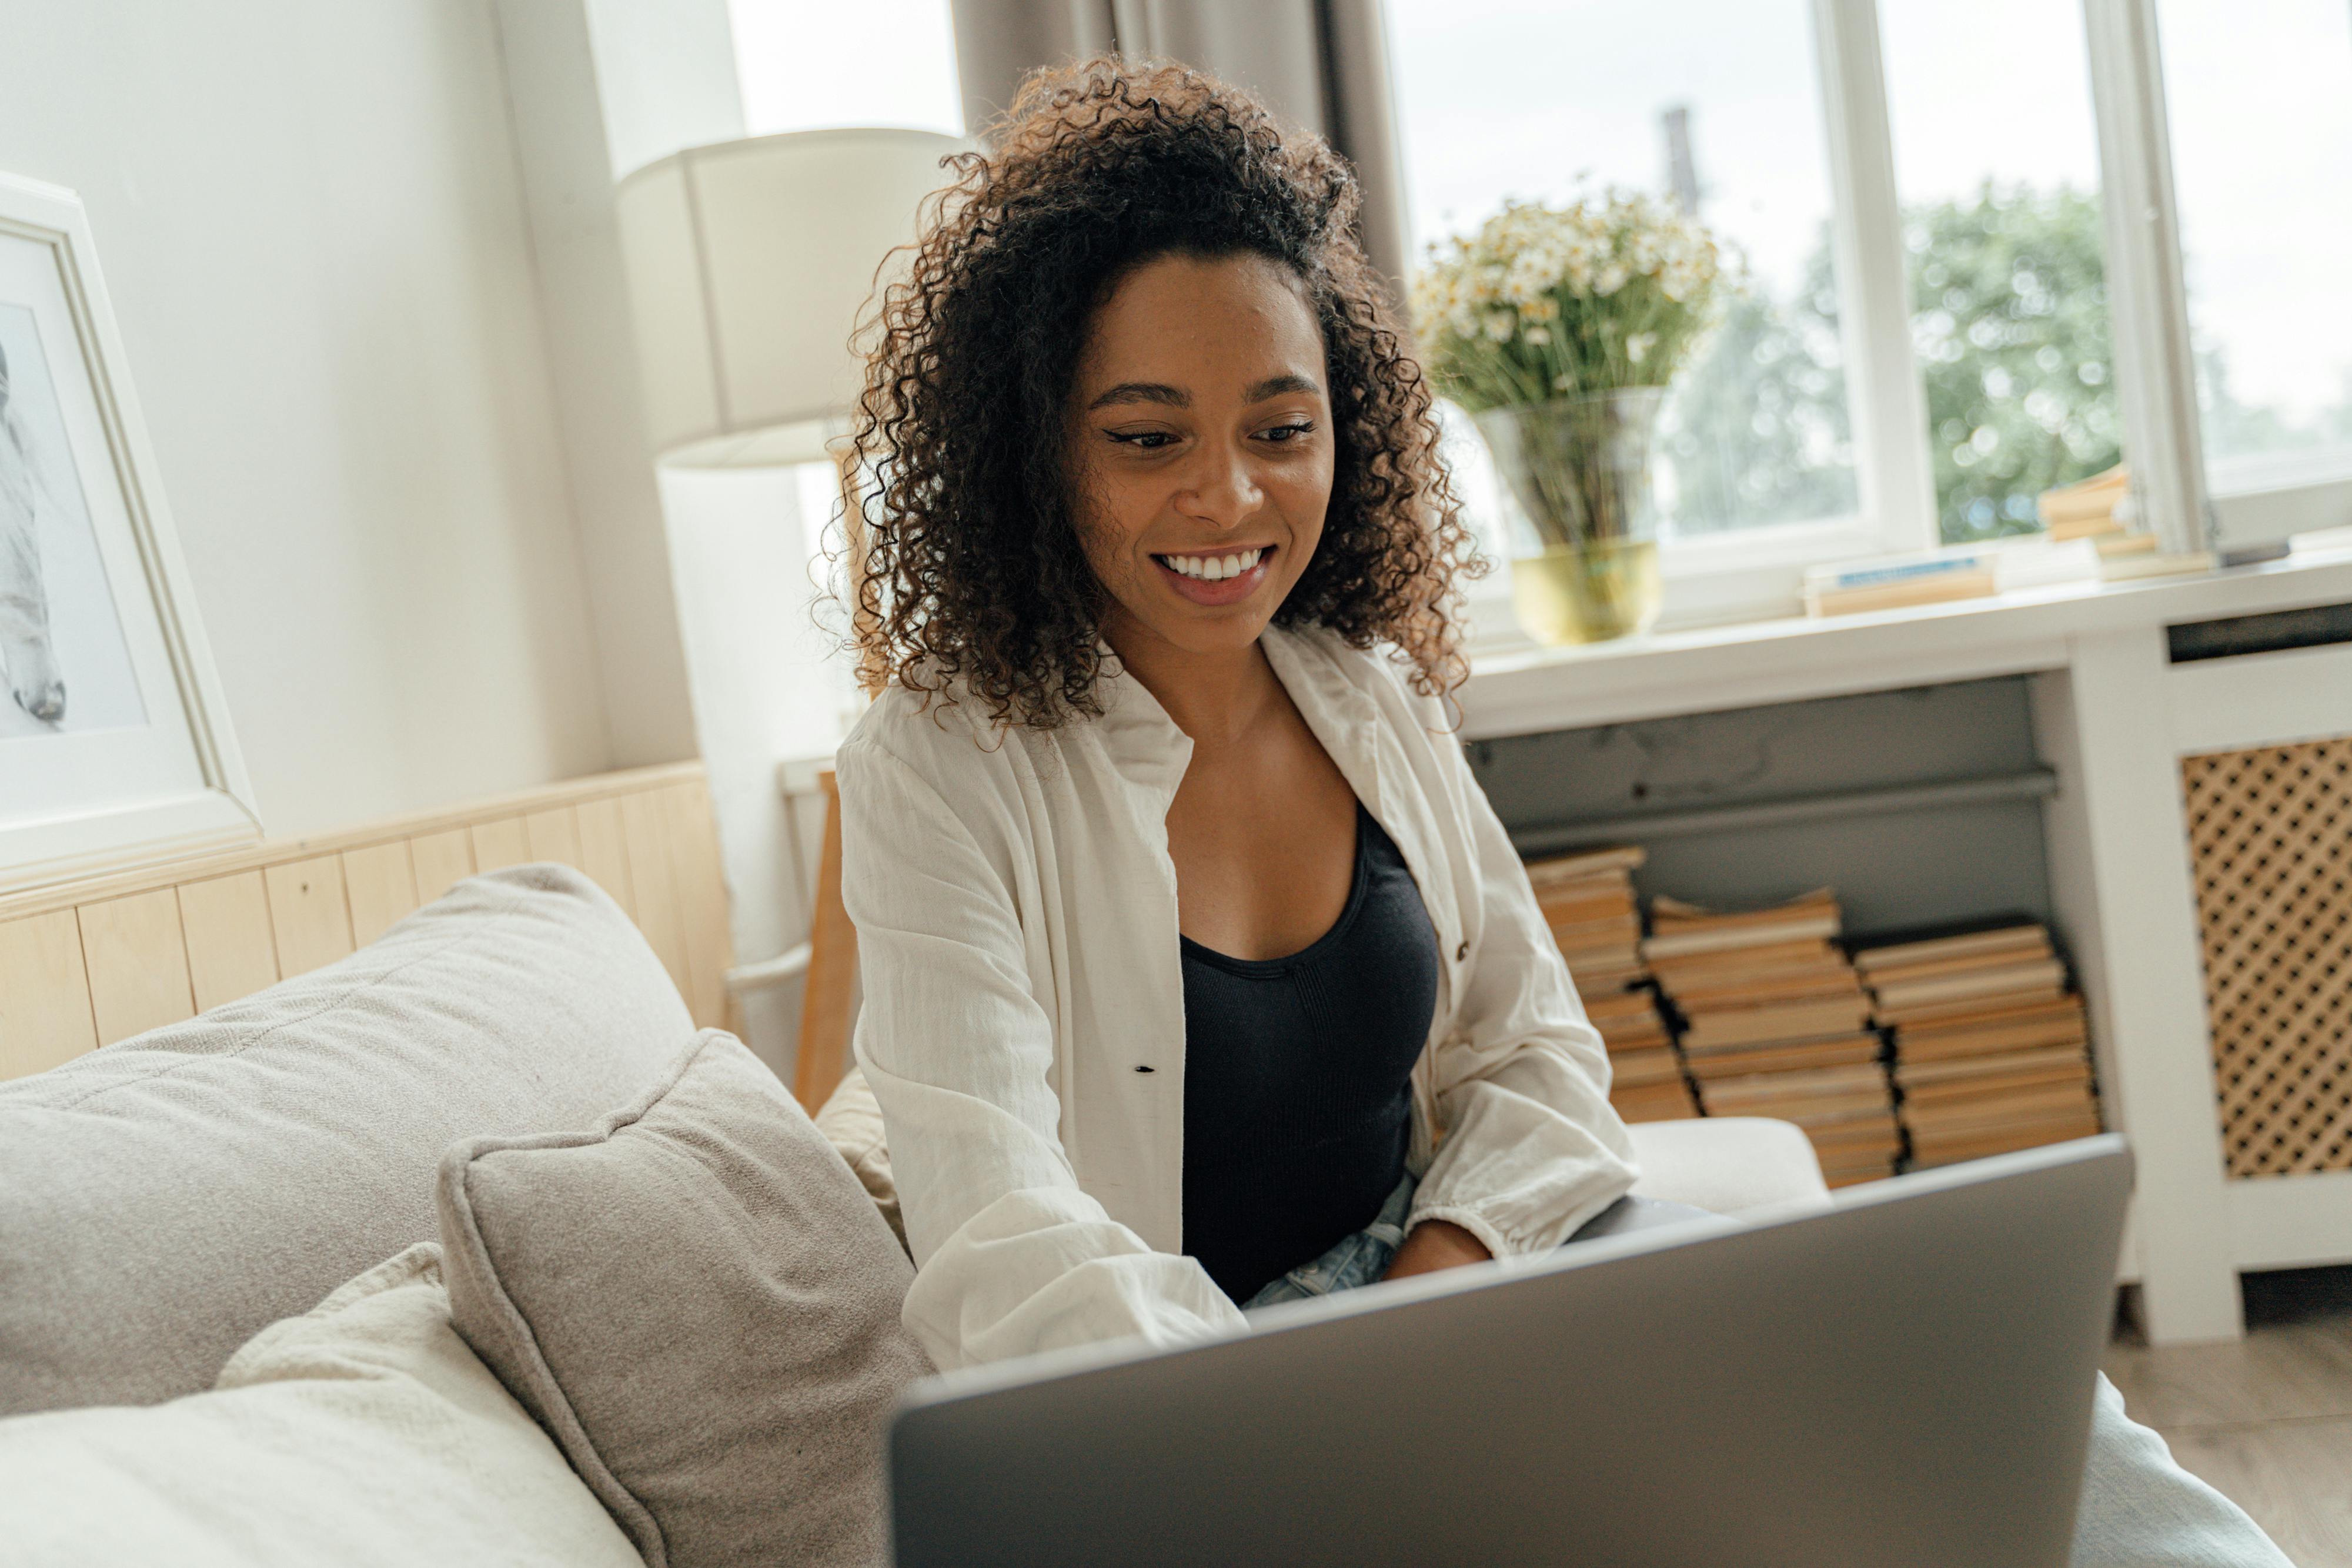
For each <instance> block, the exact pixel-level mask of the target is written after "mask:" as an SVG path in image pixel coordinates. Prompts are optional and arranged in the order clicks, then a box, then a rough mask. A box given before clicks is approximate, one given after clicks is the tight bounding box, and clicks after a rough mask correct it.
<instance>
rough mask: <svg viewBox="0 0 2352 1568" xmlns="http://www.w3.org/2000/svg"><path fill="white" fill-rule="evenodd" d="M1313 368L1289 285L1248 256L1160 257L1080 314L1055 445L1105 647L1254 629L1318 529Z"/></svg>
mask: <svg viewBox="0 0 2352 1568" xmlns="http://www.w3.org/2000/svg"><path fill="white" fill-rule="evenodd" d="M1326 379H1327V371H1326V368H1325V364H1324V345H1323V333H1322V329H1320V327H1318V325H1317V323H1316V319H1315V311H1314V308H1312V306H1310V305H1309V304H1308V302H1307V291H1306V288H1305V287H1304V286H1303V285H1302V284H1301V283H1300V282H1299V280H1298V279H1297V277H1296V276H1294V275H1293V274H1292V273H1291V272H1290V271H1289V270H1288V269H1286V267H1282V266H1281V265H1279V264H1278V263H1276V262H1273V261H1269V260H1267V259H1265V257H1263V256H1255V255H1242V256H1216V257H1201V256H1162V257H1160V258H1159V259H1158V260H1155V261H1151V262H1147V263H1146V264H1144V265H1143V266H1141V267H1137V268H1136V269H1135V270H1134V271H1133V272H1131V273H1129V274H1128V276H1127V277H1125V278H1123V279H1122V280H1121V281H1120V282H1119V284H1118V287H1117V288H1116V289H1115V290H1114V291H1113V292H1112V294H1111V296H1110V298H1108V300H1107V301H1105V302H1104V304H1103V306H1102V307H1101V308H1100V309H1098V310H1097V311H1096V312H1095V315H1094V318H1093V319H1092V320H1091V321H1090V322H1088V324H1087V342H1086V346H1085V348H1084V350H1083V351H1082V352H1081V353H1080V355H1079V358H1078V365H1077V374H1076V378H1075V385H1074V389H1073V392H1072V396H1071V408H1070V440H1069V447H1068V450H1069V454H1070V458H1069V463H1070V469H1071V474H1070V478H1071V490H1072V494H1073V495H1074V496H1075V497H1076V504H1077V507H1078V520H1079V532H1080V536H1081V538H1083V540H1084V541H1085V547H1086V552H1087V564H1088V565H1090V566H1091V567H1093V569H1094V572H1095V576H1096V577H1097V579H1099V580H1101V582H1102V585H1103V587H1104V588H1105V589H1106V590H1108V591H1109V594H1110V597H1111V606H1110V608H1109V610H1108V612H1106V613H1105V615H1104V617H1103V628H1102V629H1103V634H1104V636H1105V638H1106V639H1107V640H1108V641H1109V643H1110V644H1111V646H1112V647H1113V648H1115V649H1118V650H1120V651H1121V652H1122V653H1126V652H1127V651H1129V649H1131V648H1132V647H1133V646H1134V645H1135V643H1136V640H1137V639H1152V640H1156V641H1158V642H1160V643H1165V644H1167V645H1169V646H1170V647H1171V648H1172V649H1177V650H1181V651H1182V652H1184V653H1205V654H1213V653H1231V652H1234V651H1237V650H1240V649H1244V648H1246V647H1248V646H1249V645H1250V644H1251V643H1255V641H1256V640H1257V636H1258V633H1259V632H1263V631H1264V630H1265V624H1266V622H1268V621H1270V620H1271V619H1273V616H1274V612H1275V611H1276V609H1277V608H1278V607H1279V606H1280V605H1281V603H1282V601H1283V600H1284V599H1285V598H1286V597H1287V596H1288V595H1289V593H1290V590H1291V587H1292V585H1293V584H1295V583H1296V582H1297V580H1298V577H1299V574H1300V573H1301V572H1303V571H1305V570H1307V561H1308V560H1309V559H1312V558H1313V556H1314V554H1315V547H1316V544H1317V542H1318V540H1320V539H1321V538H1322V537H1323V515H1324V511H1325V508H1326V507H1328V506H1329V504H1330V500H1331V470H1332V455H1333V450H1332V436H1331V408H1330V401H1329V399H1328V395H1327V394H1326V392H1325V390H1324V383H1325V381H1326Z"/></svg>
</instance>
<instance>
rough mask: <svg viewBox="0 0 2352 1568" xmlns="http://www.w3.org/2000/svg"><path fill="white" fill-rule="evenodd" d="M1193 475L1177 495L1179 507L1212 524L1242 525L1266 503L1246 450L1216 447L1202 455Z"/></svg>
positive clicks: (1228, 526)
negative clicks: (1187, 484)
mask: <svg viewBox="0 0 2352 1568" xmlns="http://www.w3.org/2000/svg"><path fill="white" fill-rule="evenodd" d="M1190 477H1191V479H1192V487H1191V488H1190V489H1187V490H1185V491H1183V492H1181V493H1180V494H1179V495H1178V496H1177V497H1176V506H1177V509H1178V510H1180V511H1181V512H1183V513H1184V514H1185V515H1186V516H1187V517H1192V518H1195V519H1197V520H1198V521H1201V522H1203V523H1207V524H1209V525H1210V526H1211V527H1213V528H1223V529H1233V528H1240V527H1241V526H1242V524H1244V523H1245V522H1247V521H1248V520H1249V519H1250V518H1251V517H1254V516H1255V515H1256V513H1257V509H1258V508H1259V507H1262V506H1264V505H1265V490H1263V489H1262V488H1260V487H1259V486H1258V482H1257V476H1256V474H1255V472H1253V471H1252V468H1251V465H1250V455H1249V454H1248V453H1247V452H1243V451H1235V450H1234V449H1233V448H1231V447H1229V446H1216V447H1213V448H1211V449H1210V450H1208V451H1206V452H1203V453H1202V455H1201V458H1200V465H1199V467H1198V468H1196V469H1195V470H1194V471H1193V473H1192V475H1191V476H1190Z"/></svg>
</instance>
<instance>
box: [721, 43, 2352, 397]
mask: <svg viewBox="0 0 2352 1568" xmlns="http://www.w3.org/2000/svg"><path fill="white" fill-rule="evenodd" d="M730 9H731V10H732V13H733V16H734V23H735V30H736V38H737V44H738V56H739V59H740V70H741V75H742V80H743V89H744V107H745V112H746V116H747V119H748V120H749V124H750V129H751V131H752V133H753V134H763V133H766V132H769V131H790V130H808V129H815V128H818V127H823V126H830V125H875V124H887V125H913V126H919V127H922V128H925V129H929V130H937V131H949V132H950V133H961V131H962V130H963V125H962V114H961V107H960V103H959V99H958V96H957V92H956V88H955V52H954V41H953V36H952V26H951V24H950V19H949V9H948V3H947V0H855V3H854V4H853V3H847V0H730ZM1812 10H1813V7H1812V5H1811V0H1389V3H1388V11H1389V26H1390V33H1391V41H1392V45H1393V48H1394V56H1395V57H1394V61H1393V64H1394V66H1395V70H1396V77H1397V81H1398V94H1399V99H1400V101H1399V105H1398V111H1399V119H1400V131H1401V133H1402V140H1403V141H1404V145H1405V155H1406V164H1407V168H1406V181H1407V186H1408V190H1407V196H1408V201H1409V204H1410V209H1411V212H1412V218H1413V222H1414V225H1415V227H1416V229H1417V231H1418V242H1419V243H1425V242H1426V241H1427V240H1429V239H1433V238H1438V237H1442V236H1444V235H1447V234H1451V233H1454V232H1456V231H1458V230H1459V229H1462V228H1465V227H1468V226H1472V225H1475V224H1476V223H1477V222H1478V221H1479V220H1480V219H1482V218H1484V217H1485V216H1486V214H1488V213H1490V212H1492V211H1494V210H1495V208H1496V207H1497V206H1499V205H1500V204H1501V202H1502V200H1503V198H1504V197H1505V196H1506V195H1518V196H1524V197H1528V198H1533V199H1553V200H1558V199H1564V198H1567V197H1569V196H1570V195H1572V194H1573V193H1574V192H1575V190H1576V189H1577V184H1578V179H1579V176H1580V175H1581V176H1585V177H1587V178H1588V179H1589V180H1590V182H1591V183H1594V184H1599V183H1608V182H1612V181H1613V182H1616V183H1621V184H1630V185H1639V186H1643V187H1645V188H1649V189H1652V190H1656V189H1661V188H1662V187H1663V184H1664V142H1663V139H1662V135H1661V132H1660V130H1659V124H1658V116H1659V113H1660V111H1661V110H1664V109H1665V108H1667V107H1668V106H1670V105H1674V104H1677V103H1679V104H1686V105H1688V106H1689V108H1690V110H1691V119H1692V138H1693V145H1694V150H1695V153H1696V162H1697V165H1698V170H1699V175H1700V181H1701V186H1702V191H1703V193H1704V196H1705V204H1704V205H1703V207H1702V215H1703V216H1705V217H1706V219H1707V221H1708V222H1709V223H1710V224H1712V225H1715V226H1716V227H1717V229H1718V231H1719V232H1721V233H1723V234H1725V235H1728V236H1729V237H1731V238H1732V239H1734V240H1736V241H1737V242H1738V244H1739V246H1741V248H1742V249H1743V250H1744V251H1745V252H1746V253H1747V255H1748V258H1749V261H1750V263H1751V265H1752V266H1753V267H1754V268H1755V270H1756V273H1757V275H1758V277H1759V281H1760V282H1764V283H1766V284H1767V285H1769V286H1770V287H1774V288H1776V289H1785V288H1786V287H1788V285H1789V283H1790V281H1791V280H1793V279H1794V277H1796V276H1797V275H1798V273H1799V271H1800V269H1801V267H1802V265H1803V261H1804V258H1805V256H1807V255H1808V254H1809V253H1810V251H1811V248H1812V246H1814V244H1815V243H1816V242H1817V238H1818V236H1819V235H1820V234H1821V231H1822V223H1823V221H1824V220H1825V219H1826V217H1827V215H1828V213H1829V201H1830V195H1829V192H1830V182H1829V159H1828V152H1827V149H1826V143H1825V139H1824V133H1823V129H1822V99H1821V91H1820V82H1819V73H1818V69H1817V66H1816V61H1815V55H1814V40H1813V37H1812V30H1811V29H1812V22H1811V17H1812ZM2158 16H2159V25H2160V28H2161V36H2162V40H2163V46H2164V48H2165V53H2166V58H2167V61H2168V66H2167V89H2168V94H2169V97H2170V115H2171V123H2172V127H2173V141H2174V168H2175V177H2176V181H2177V184H2178V189H2179V197H2180V204H2181V209H2182V227H2183V235H2184V241H2185V248H2186V250H2187V252H2188V256H2189V287H2190V311H2191V318H2192V321H2193V322H2194V325H2195V328H2196V330H2197V333H2198V335H2199V338H2200V341H2203V342H2207V343H2210V344H2213V345H2215V346H2218V347H2220V348H2221V349H2222V350H2224V351H2225V352H2226V354H2227V355H2228V358H2229V361H2230V368H2231V382H2232V385H2233V388H2234V390H2235V392H2236V393H2237V395H2238V396H2239V397H2240V398H2241V399H2242V400H2243V401H2245V402H2256V403H2269V404H2272V405H2274V406H2277V407H2279V408H2281V409H2282V410H2283V411H2284V413H2287V414H2288V416H2289V417H2290V418H2293V419H2298V420H2299V419H2304V418H2308V417H2309V416H2310V415H2311V414H2312V413H2314V412H2315V411H2316V410H2317V409H2319V408H2322V407H2325V406H2327V405H2329V404H2333V403H2335V402H2338V401H2339V400H2341V399H2342V398H2343V397H2344V395H2345V377H2346V376H2347V374H2352V298H2347V296H2352V285H2347V283H2346V282H2345V281H2344V279H2345V277H2347V264H2346V261H2345V258H2346V257H2347V256H2352V5H2347V0H2158ZM1879 25H1880V32H1881V36H1882V39H1883V43H1884V47H1885V66H1886V80H1887V95H1888V106H1889V115H1890V118H1891V120H1892V124H1893V130H1894V136H1895V177H1896V183H1897V187H1898V190H1899V192H1900V194H1901V197H1902V199H1903V200H1904V201H1905V202H1906V203H1915V202H1925V201H1933V200H1937V199H1940V198H1944V197H1948V196H1958V195H1965V194H1967V193H1971V192H1973V191H1974V190H1975V189H1976V188H1977V186H1978V185H1979V183H1981V182H1982V181H1983V180H1984V179H1985V178H1987V177H1988V176H1990V177H1992V178H1994V179H1997V180H2000V181H2003V182H2009V181H2017V180H2027V181H2031V182H2032V183H2035V184H2038V185H2044V186H2047V185H2052V184H2055V183H2058V182H2060V181H2065V182H2069V183H2073V184H2074V185H2075V186H2076V187H2077V188H2080V189H2090V188H2093V187H2095V185H2096V183H2097V180H2098V157H2097V146H2096V141H2095V132H2094V129H2093V120H2092V106H2091V96H2090V81H2089V74H2088V68H2087V64H2086V53H2085V45H2084V36H2083V23H2082V8H2081V6H2080V5H2079V4H2075V3H2074V0H1880V5H1879ZM878 59H887V60H888V61H889V62H890V63H889V68H888V69H887V70H883V71H866V70H850V69H845V68H844V62H845V61H861V62H862V61H870V60H878Z"/></svg>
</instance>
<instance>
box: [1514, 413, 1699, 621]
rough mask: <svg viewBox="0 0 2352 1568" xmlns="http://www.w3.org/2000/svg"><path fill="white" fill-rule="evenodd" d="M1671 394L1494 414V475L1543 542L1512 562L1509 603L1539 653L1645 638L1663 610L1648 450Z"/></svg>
mask: <svg viewBox="0 0 2352 1568" xmlns="http://www.w3.org/2000/svg"><path fill="white" fill-rule="evenodd" d="M1665 396H1666V392H1665V389H1664V387H1623V388H1619V389H1617V390H1615V391H1612V392H1594V393H1591V394H1588V395H1586V396H1581V397H1570V398H1558V399H1554V400H1553V401H1551V402H1538V403H1521V404H1517V405H1512V406H1507V407H1502V408H1491V409H1487V410H1486V411H1485V412H1484V413H1480V414H1479V415H1478V416H1477V417H1478V429H1479V432H1480V434H1483V435H1484V436H1485V437H1486V446H1487V449H1488V450H1489V451H1490V452H1491V453H1492V454H1493V455H1494V459H1495V471H1496V475H1497V476H1500V477H1501V479H1502V481H1503V484H1504V486H1505V487H1506V488H1507V490H1508V491H1509V492H1510V495H1511V497H1512V498H1513V499H1514V500H1516V501H1517V503H1518V506H1519V509H1520V510H1521V511H1522V512H1523V513H1525V514H1526V517H1527V520H1528V523H1529V524H1531V525H1532V526H1533V528H1534V530H1535V534H1536V537H1537V538H1538V539H1539V540H1541V541H1542V544H1543V549H1542V550H1541V552H1540V553H1538V554H1536V555H1531V556H1522V557H1519V558H1517V559H1514V560H1513V561H1512V562H1511V603H1512V608H1513V609H1514V610H1515V611H1516V612H1517V615H1518V621H1519V624H1520V626H1521V627H1522V628H1524V629H1525V630H1526V632H1527V633H1528V636H1530V637H1533V638H1535V639H1536V640H1537V641H1538V642H1540V643H1598V642H1602V641H1605V640H1607V639H1609V638H1612V637H1627V636H1632V635H1633V634H1634V633H1636V632H1646V631H1648V630H1649V629H1650V627H1651V626H1652V625H1653V624H1654V622H1656V621H1657V618H1658V612H1659V610H1660V609H1661V608H1662V607H1663V605H1664V598H1665V595H1664V584H1663V582H1662V580H1660V577H1659V574H1658V534H1657V511H1656V507H1655V505H1654V498H1653V496H1652V488H1651V483H1650V444H1651V438H1652V436H1653V434H1654V433H1655V431H1656V429H1657V423H1658V410H1659V408H1660V407H1661V405H1663V404H1664V402H1665Z"/></svg>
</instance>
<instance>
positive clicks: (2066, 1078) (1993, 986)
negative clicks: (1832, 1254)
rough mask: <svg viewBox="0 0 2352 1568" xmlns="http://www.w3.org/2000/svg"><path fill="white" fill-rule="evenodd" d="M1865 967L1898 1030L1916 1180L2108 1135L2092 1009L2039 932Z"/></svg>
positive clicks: (1967, 930) (1966, 930)
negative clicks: (1921, 1173)
mask: <svg viewBox="0 0 2352 1568" xmlns="http://www.w3.org/2000/svg"><path fill="white" fill-rule="evenodd" d="M1854 966H1855V967H1856V969H1857V970H1858V971H1859V972H1860V973H1861V975H1862V977H1863V982H1864V985H1865V986H1867V987H1868V988H1869V990H1870V994H1871V998H1872V1014H1873V1016H1874V1018H1875V1019H1877V1021H1878V1022H1879V1023H1880V1024H1882V1025H1884V1026H1886V1027H1887V1028H1888V1029H1890V1030H1892V1038H1893V1040H1894V1064H1895V1065H1894V1071H1895V1084H1896V1086H1897V1087H1898V1088H1899V1089H1901V1091H1902V1106H1901V1112H1900V1113H1901V1116H1902V1121H1903V1125H1904V1128H1905V1130H1906V1132H1907V1133H1908V1134H1909V1135H1910V1144H1911V1164H1912V1166H1913V1167H1914V1168H1925V1167H1927V1166H1945V1165H1952V1164H1955V1163H1957V1162H1958V1161H1961V1160H1972V1159H1979V1158H1982V1157H1983V1156H1985V1155H1998V1154H2005V1153H2007V1152H2008V1151H2010V1150H2011V1149H2024V1148H2032V1147H2033V1146H2034V1145H2040V1144H2054V1143H2059V1142H2063V1140H2065V1139H2068V1138H2085V1137H2089V1136H2090V1135H2091V1134H2094V1133H2096V1132H2097V1131H2098V1130H2099V1104H2098V1098H2097V1094H2096V1092H2095V1090H2094V1088H2093V1086H2092V1081H2091V1061H2090V1039H2089V1035H2088V1032H2087V1031H2086V1030H2085V1029H2084V1019H2083V999H2082V998H2081V997H2079V996H2076V995H2074V994H2073V992H2072V991H2071V989H2070V988H2069V987H2068V985H2067V977H2066V966H2065V963H2064V962H2063V960H2062V959H2061V958H2060V957H2059V956H2058V955H2057V954H2056V952H2054V951H2053V948H2052V946H2051V944H2050V933H2049V932H2048V931H2047V930H2045V929H2044V928H2043V927H2042V925H2040V924H2039V923H2038V922H2035V921H2032V920H2024V919H2004V920H1996V921H1989V922H1980V923H1978V924H1976V925H1973V926H1957V927H1947V928H1944V929H1942V930H1940V931H1937V932H1932V933H1921V934H1917V935H1914V936H1896V937H1888V938H1885V939H1882V940H1880V941H1877V942H1874V943H1870V944H1867V945H1863V946H1858V947H1857V949H1856V951H1855V953H1854Z"/></svg>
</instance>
